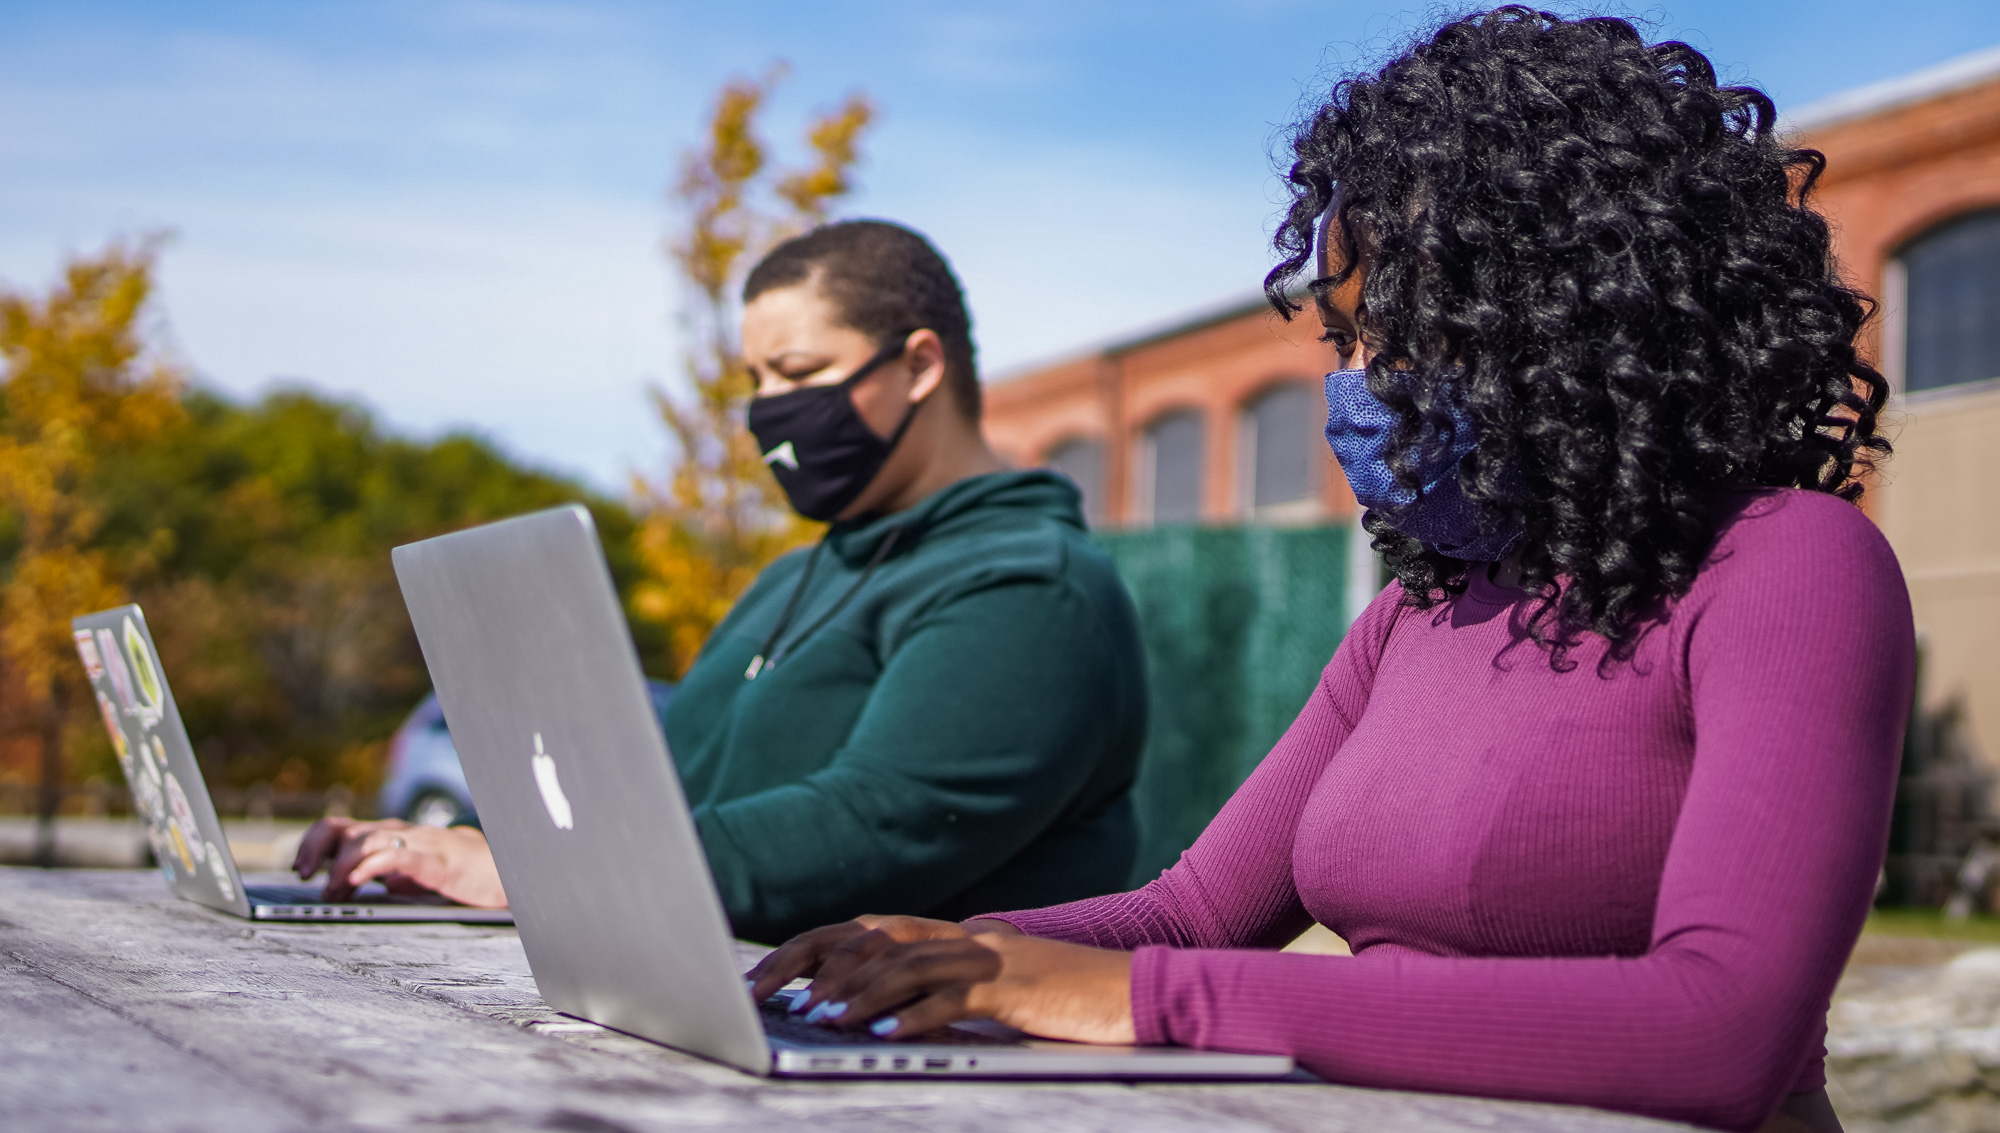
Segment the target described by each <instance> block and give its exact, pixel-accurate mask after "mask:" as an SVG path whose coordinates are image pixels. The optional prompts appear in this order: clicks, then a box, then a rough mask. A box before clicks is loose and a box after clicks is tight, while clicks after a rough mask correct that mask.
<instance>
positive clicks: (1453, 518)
mask: <svg viewBox="0 0 2000 1133" xmlns="http://www.w3.org/2000/svg"><path fill="white" fill-rule="evenodd" d="M1326 411H1327V412H1326V443H1327V444H1329V445H1331V446H1332V447H1333V455H1334V458H1335V459H1336V460H1339V461H1340V470H1341V471H1342V472H1345V473H1346V474H1347V483H1348V486H1349V487H1351V488H1353V489H1354V498H1355V499H1356V500H1358V501H1360V503H1361V506H1362V507H1364V508H1367V509H1368V510H1369V511H1377V512H1381V513H1382V515H1383V516H1384V517H1386V518H1387V519H1388V520H1389V522H1390V523H1391V524H1392V525H1394V526H1395V528H1396V530H1398V531H1400V532H1402V533H1403V534H1405V535H1408V536H1410V537H1411V538H1413V539H1416V540H1418V541H1419V542H1421V543H1423V545H1424V546H1426V547H1429V548H1430V549H1431V550H1433V551H1436V552H1438V553H1439V554H1441V555H1449V556H1451V557H1452V558H1454V559H1464V560H1466V561H1468V562H1476V563H1490V562H1498V561H1499V560H1501V559H1504V558H1506V557H1507V553H1508V552H1509V551H1511V550H1513V548H1514V544H1515V543H1516V542H1517V541H1519V539H1520V538H1521V526H1520V524H1519V523H1516V522H1512V521H1509V520H1506V519H1502V518H1500V517H1498V516H1494V515H1493V514H1491V513H1490V512H1489V511H1488V510H1487V509H1485V508H1482V507H1479V506H1478V505H1476V504H1474V503H1473V502H1472V501H1471V500H1468V499H1466V498H1465V493H1463V492H1462V491H1460V490H1459V487H1458V464H1459V461H1461V460H1464V459H1465V456H1466V454H1467V453H1469V452H1471V451H1472V450H1473V448H1474V440H1473V435H1472V422H1471V421H1470V420H1468V419H1466V418H1465V417H1464V416H1462V415H1460V414H1459V413H1458V412H1456V411H1454V412H1453V414H1452V435H1451V444H1450V445H1449V446H1447V448H1446V450H1445V451H1444V452H1443V453H1440V454H1439V455H1438V457H1437V458H1436V459H1435V460H1432V461H1430V462H1429V463H1427V464H1426V465H1425V466H1424V467H1423V468H1422V470H1421V472H1422V475H1423V481H1424V486H1423V490H1422V491H1420V492H1418V493H1416V494H1415V495H1411V493H1410V491H1409V489H1407V488H1405V487H1403V486H1402V485H1400V484H1398V483H1396V474H1395V473H1394V472H1391V471H1390V470H1389V464H1388V461H1387V460H1385V459H1384V457H1383V450H1384V449H1385V448H1386V447H1387V446H1388V443H1389V432H1390V430H1391V429H1393V428H1395V425H1396V414H1395V412H1394V411H1393V410H1391V409H1390V408H1389V407H1388V406H1386V405H1384V404H1382V402H1381V399H1379V398H1377V397H1376V396H1375V395H1374V394H1372V393H1370V392H1369V391H1368V371H1367V370H1365V369H1360V370H1335V371H1334V372H1333V373H1331V374H1328V375H1327V376H1326Z"/></svg>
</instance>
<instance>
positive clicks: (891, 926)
mask: <svg viewBox="0 0 2000 1133" xmlns="http://www.w3.org/2000/svg"><path fill="white" fill-rule="evenodd" d="M806 975H810V976H811V977H812V978H813V985H812V989H811V991H810V993H809V994H808V995H805V996H802V997H800V998H799V999H798V1000H797V1001H796V1002H795V1003H794V1005H793V1010H794V1011H803V1012H805V1014H806V1018H807V1019H808V1020H810V1021H812V1022H815V1023H821V1024H824V1025H827V1026H833V1027H840V1028H844V1029H858V1028H860V1027H864V1026H865V1027H867V1028H868V1029H869V1030H871V1031H873V1032H874V1033H875V1034H877V1035H881V1036H883V1037H885V1038H912V1037H915V1036H917V1035H921V1034H923V1033H925V1032H927V1031H932V1030H935V1029H937V1028H938V1027H942V1026H945V1025H947V1024H950V1023H954V1022H958V1021H960V1020H963V1019H994V1020H997V1021H999V1022H1001V1023H1004V1024H1006V1025H1007V1026H1010V1027H1013V1028H1015V1029H1016V1030H1020V1031H1026V1032H1028V1033H1029V1034H1034V1035H1040V1036H1042V1037H1044V1038H1052V1039H1067V1040H1070V1041H1073V1042H1094V1043H1130V1042H1133V1041H1135V1034H1134V1031H1133V1026H1132V994H1131V979H1132V956H1131V954H1130V953H1128V952H1115V951H1109V950H1106V949H1101V948H1089V947H1085V946H1083V945H1080V944H1065V943H1062V942H1060V941H1054V940H1041V939H1037V938H1035V937H1029V936H1022V935H1021V934H1020V933H1019V932H1018V931H1017V930H1016V929H1015V928H1014V927H1013V926H1012V925H1009V924H1006V923H1005V922H1003V921H991V920H973V921H968V922H966V923H965V924H963V925H959V924H953V923H951V922H950V921H934V920H925V919H923V918H919V917H860V918H857V919H855V920H852V921H848V922H846V923H845V924H839V925H831V926H828V927H826V928H820V929H814V930H813V931H811V932H807V933H802V934H800V935H799V936H796V937H794V938H792V939H791V940H790V941H787V942H786V943H785V945H784V946H783V947H781V948H779V949H777V950H776V951H774V952H772V953H771V954H770V955H769V956H766V957H765V958H764V960H763V961H762V962H761V963H759V964H758V965H757V966H756V967H755V968H752V969H751V970H750V972H749V974H748V981H749V984H750V992H751V995H752V996H754V997H755V998H757V999H758V1001H760V1002H761V1001H762V1000H764V999H766V998H768V997H770V996H771V995H774V994H776V993H777V991H778V989H780V988H782V987H783V986H784V985H785V984H787V983H789V982H790V981H791V980H793V979H796V978H798V977H799V976H806Z"/></svg>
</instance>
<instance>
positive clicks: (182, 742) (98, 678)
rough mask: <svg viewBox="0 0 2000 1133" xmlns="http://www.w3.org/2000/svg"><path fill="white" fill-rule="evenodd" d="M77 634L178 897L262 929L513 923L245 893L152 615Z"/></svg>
mask: <svg viewBox="0 0 2000 1133" xmlns="http://www.w3.org/2000/svg"><path fill="white" fill-rule="evenodd" d="M70 629H71V630H72V631H74V633H75V636H76V652H77V656H79V657H81V658H82V659H83V668H84V672H85V673H87V674H88V675H89V677H90V687H91V690H92V692H94V693H95V694H96V696H97V709H98V711H99V712H100V713H102V714H103V716H104V730H105V731H107V732H109V733H110V734H111V746H112V748H113V749H114V750H115V751H117V753H118V764H119V766H120V767H122V768H124V770H125V782H126V784H127V785H128V786H130V787H131V788H132V805H133V806H134V808H135V809H137V810H138V812H139V818H140V821H141V822H143V823H144V824H145V827H146V839H147V841H148V842H150V843H152V847H153V858H154V860H155V861H157V862H159V863H160V872H161V873H163V874H165V875H166V878H167V885H168V886H169V887H170V888H171V889H172V890H173V891H174V894H175V896H178V897H180V898H182V899H184V900H188V901H193V902H195V903H197V904H201V905H207V906H208V907H209V908H211V909H220V910H221V911H223V912H225V913H234V914H236V915H237V916H239V917H254V918H256V919H258V920H273V921H328V920H372V921H472V922H479V923H490V924H510V923H512V921H513V914H511V913H509V912H508V911H507V910H505V909H474V908H469V907H467V906H465V905H458V904H454V903H452V902H450V901H446V900H444V899H443V898H441V897H399V896H395V895H392V894H390V893H388V892H387V891H385V890H384V889H383V888H382V887H381V886H379V885H368V886H364V887H363V888H362V890H361V892H360V893H358V894H356V895H355V899H354V900H352V901H348V902H345V903H341V904H333V903H329V902H326V901H323V900H321V899H320V890H319V888H318V887H317V886H311V885H245V884H244V883H243V878H242V875H241V874H239V873H238V872H237V869H236V859H235V857H234V856H232V855H231V854H230V852H229V839H228V838H226V837H224V836H223V833H222V823H221V821H220V820H219V819H217V818H216V816H215V803H214V801H213V800H211V799H210V798H209V795H208V786H207V784H206V783H204V782H203V781H202V777H201V767H200V765H199V764H197V763H196V762H195V758H194V747H193V745H192V744H190V743H188V734H187V727H186V725H184V724H183V723H182V722H181V714H180V710H179V709H178V708H176V707H175V706H174V693H173V690H172V689H171V688H169V687H167V675H166V671H165V670H164V669H163V668H161V666H160V653H159V650H157V649H155V648H154V647H153V634H152V632H151V631H150V630H148V629H147V628H146V615H145V614H143V613H141V612H140V610H139V607H137V606H118V607H115V608H113V609H109V610H100V611H98V612H97V613H94V614H85V615H83V616H82V617H80V618H73V619H71V621H70Z"/></svg>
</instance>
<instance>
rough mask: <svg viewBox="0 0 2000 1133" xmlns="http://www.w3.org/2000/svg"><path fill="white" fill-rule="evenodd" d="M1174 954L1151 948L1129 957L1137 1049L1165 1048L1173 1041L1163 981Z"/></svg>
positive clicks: (1166, 949)
mask: <svg viewBox="0 0 2000 1133" xmlns="http://www.w3.org/2000/svg"><path fill="white" fill-rule="evenodd" d="M1173 958H1174V950H1173V949H1171V948H1167V947H1165V946H1163V945H1158V944H1152V945H1147V946H1146V947H1144V948H1141V949H1139V950H1138V951H1136V952H1134V953H1133V954H1132V988H1131V990H1132V1031H1133V1034H1134V1035H1135V1036H1136V1037H1137V1038H1138V1041H1139V1045H1141V1046H1165V1045H1167V1044H1169V1043H1171V1042H1173V1041H1174V1037H1173V1031H1172V1028H1171V1027H1170V1026H1169V1025H1168V1019H1167V1008H1168V1005H1169V1003H1170V1002H1171V994H1170V993H1169V991H1168V987H1167V980H1168V978H1169V976H1170V974H1171V973H1170V972H1169V971H1168V968H1169V967H1170V965H1171V964H1172V962H1173Z"/></svg>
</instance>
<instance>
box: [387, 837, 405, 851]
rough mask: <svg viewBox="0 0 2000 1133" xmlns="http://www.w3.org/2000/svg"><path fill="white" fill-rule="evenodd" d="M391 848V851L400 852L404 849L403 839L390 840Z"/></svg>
mask: <svg viewBox="0 0 2000 1133" xmlns="http://www.w3.org/2000/svg"><path fill="white" fill-rule="evenodd" d="M389 848H390V849H392V850H400V849H402V848H403V840H402V839H401V838H392V839H390V841H389Z"/></svg>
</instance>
